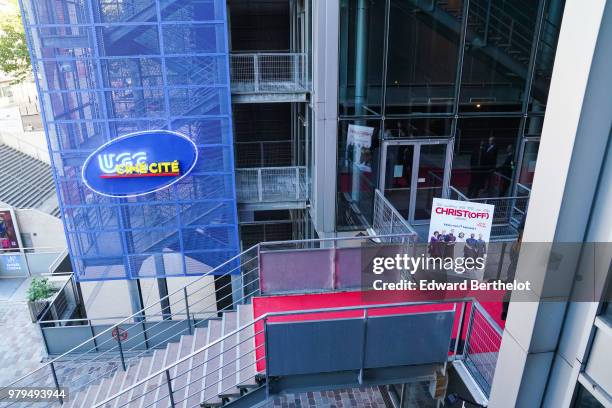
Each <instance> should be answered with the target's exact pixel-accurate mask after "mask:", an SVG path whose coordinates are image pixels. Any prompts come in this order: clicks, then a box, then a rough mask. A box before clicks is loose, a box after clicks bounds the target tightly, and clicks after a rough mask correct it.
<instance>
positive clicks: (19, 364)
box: [0, 278, 45, 385]
mask: <svg viewBox="0 0 612 408" xmlns="http://www.w3.org/2000/svg"><path fill="white" fill-rule="evenodd" d="M29 286H30V280H29V279H19V280H16V279H9V278H2V279H0V339H1V341H0V367H3V368H9V367H10V369H3V370H0V385H3V384H8V383H9V382H10V381H12V380H14V379H16V378H19V377H21V376H22V375H25V374H27V373H29V372H30V371H32V370H34V369H36V368H38V367H40V366H41V360H42V359H43V358H44V357H45V351H44V345H43V342H42V338H41V335H40V332H39V330H38V327H37V326H36V325H35V324H33V323H32V322H31V320H30V315H29V311H28V305H27V302H26V297H25V293H26V290H27V288H28V287H29Z"/></svg>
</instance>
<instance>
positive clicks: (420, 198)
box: [414, 144, 446, 221]
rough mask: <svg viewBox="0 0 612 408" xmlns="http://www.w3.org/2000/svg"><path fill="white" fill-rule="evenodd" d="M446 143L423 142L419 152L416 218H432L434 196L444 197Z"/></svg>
mask: <svg viewBox="0 0 612 408" xmlns="http://www.w3.org/2000/svg"><path fill="white" fill-rule="evenodd" d="M445 163H446V144H423V145H421V146H420V153H419V173H418V175H417V180H416V200H415V207H414V220H415V221H425V220H428V219H429V218H431V207H432V203H433V199H434V197H442V188H443V181H444V165H445Z"/></svg>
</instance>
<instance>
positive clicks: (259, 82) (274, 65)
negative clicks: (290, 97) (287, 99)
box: [230, 52, 310, 94]
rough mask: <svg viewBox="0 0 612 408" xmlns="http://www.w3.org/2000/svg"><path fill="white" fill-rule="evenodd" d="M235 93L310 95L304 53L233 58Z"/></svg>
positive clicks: (259, 53) (232, 76)
mask: <svg viewBox="0 0 612 408" xmlns="http://www.w3.org/2000/svg"><path fill="white" fill-rule="evenodd" d="M230 62H231V64H230V65H231V90H232V93H237V94H255V93H304V92H308V91H309V89H310V86H309V84H308V75H307V55H306V54H304V53H289V52H286V53H278V52H277V53H268V52H258V53H240V54H231V55H230Z"/></svg>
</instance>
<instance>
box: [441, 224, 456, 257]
mask: <svg viewBox="0 0 612 408" xmlns="http://www.w3.org/2000/svg"><path fill="white" fill-rule="evenodd" d="M456 241H457V237H455V230H454V229H452V230H450V232H449V233H448V235H446V236H445V237H444V243H445V244H446V245H445V247H444V257H445V258H455V243H456Z"/></svg>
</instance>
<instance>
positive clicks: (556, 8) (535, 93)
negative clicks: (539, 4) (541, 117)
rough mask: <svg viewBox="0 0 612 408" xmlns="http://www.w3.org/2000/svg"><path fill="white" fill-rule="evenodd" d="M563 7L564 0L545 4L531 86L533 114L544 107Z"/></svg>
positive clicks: (531, 108) (553, 0) (555, 0)
mask: <svg viewBox="0 0 612 408" xmlns="http://www.w3.org/2000/svg"><path fill="white" fill-rule="evenodd" d="M564 6H565V0H550V1H547V2H546V9H545V11H544V19H543V21H542V30H541V34H540V42H539V43H538V54H537V56H536V59H535V69H534V77H533V84H532V86H531V101H530V102H531V104H530V106H529V110H530V111H533V112H542V111H543V110H544V108H545V107H546V102H547V100H548V88H549V87H550V78H551V76H552V69H553V63H554V61H555V54H556V51H557V40H558V39H559V28H560V27H561V18H562V17H563V8H564Z"/></svg>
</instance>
